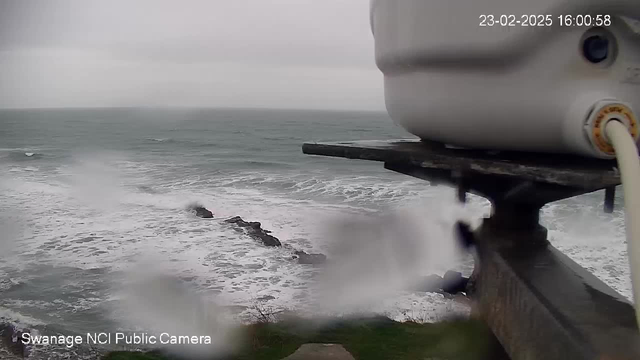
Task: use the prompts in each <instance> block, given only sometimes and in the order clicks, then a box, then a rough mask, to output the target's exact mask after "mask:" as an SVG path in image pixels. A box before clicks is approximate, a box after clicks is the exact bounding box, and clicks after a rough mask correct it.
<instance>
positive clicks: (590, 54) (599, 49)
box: [582, 35, 609, 64]
mask: <svg viewBox="0 0 640 360" xmlns="http://www.w3.org/2000/svg"><path fill="white" fill-rule="evenodd" d="M582 52H583V53H584V57H585V58H587V60H589V61H590V62H592V63H594V64H597V63H599V62H602V61H604V60H606V59H607V57H609V40H608V39H607V38H605V37H603V36H600V35H595V36H590V37H588V38H587V39H586V40H585V41H584V44H583V45H582Z"/></svg>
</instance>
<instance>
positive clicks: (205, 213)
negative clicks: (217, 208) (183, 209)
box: [187, 204, 213, 219]
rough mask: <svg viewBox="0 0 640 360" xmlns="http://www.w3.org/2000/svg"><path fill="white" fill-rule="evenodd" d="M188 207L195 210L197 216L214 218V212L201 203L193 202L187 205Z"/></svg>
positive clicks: (192, 210)
mask: <svg viewBox="0 0 640 360" xmlns="http://www.w3.org/2000/svg"><path fill="white" fill-rule="evenodd" d="M187 209H188V210H189V211H191V212H193V213H194V214H195V215H196V216H197V217H201V218H203V219H211V218H213V213H212V212H211V211H209V209H207V208H206V207H204V206H202V205H200V204H191V205H189V206H188V207H187Z"/></svg>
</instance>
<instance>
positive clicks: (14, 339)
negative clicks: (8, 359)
mask: <svg viewBox="0 0 640 360" xmlns="http://www.w3.org/2000/svg"><path fill="white" fill-rule="evenodd" d="M22 334H23V331H20V330H18V329H17V328H16V327H15V325H13V324H8V323H2V324H0V338H1V339H2V344H3V345H4V346H3V347H4V348H5V349H7V350H8V351H9V352H11V353H12V354H14V355H16V356H20V357H22V358H26V357H27V356H29V349H27V346H26V345H25V344H24V343H23V342H22Z"/></svg>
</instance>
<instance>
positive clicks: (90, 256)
mask: <svg viewBox="0 0 640 360" xmlns="http://www.w3.org/2000/svg"><path fill="white" fill-rule="evenodd" d="M397 138H412V136H411V135H410V134H408V133H406V132H405V131H404V130H403V129H402V128H400V127H398V126H396V125H394V124H393V122H392V121H391V120H390V119H389V118H388V116H387V115H386V114H384V113H366V112H332V111H301V110H236V109H228V110H226V109H225V110H219V109H218V110H212V109H98V110H96V109H69V110H65V109H61V110H48V109H41V110H0V317H1V318H2V322H4V323H5V324H17V325H19V326H21V327H24V328H28V329H38V331H40V332H42V333H53V334H65V335H71V334H85V333H87V332H100V331H116V330H132V326H134V325H135V324H134V325H132V322H131V321H127V320H130V319H129V318H130V317H131V316H130V315H131V314H130V313H127V312H126V311H122V306H121V304H122V302H123V301H124V297H125V296H126V292H123V290H122V289H123V288H125V287H126V285H127V284H128V283H130V282H131V279H132V278H134V277H135V275H136V274H137V273H139V272H141V271H142V269H144V268H148V267H149V265H148V264H153V265H154V266H157V267H158V268H161V269H162V270H163V271H164V273H167V274H171V275H172V276H174V277H175V278H176V279H179V281H181V282H182V283H184V284H186V285H187V286H188V287H189V288H190V289H193V291H194V293H195V294H197V296H199V297H201V298H203V299H212V300H213V299H215V302H216V303H217V304H218V305H219V306H220V307H221V308H222V309H227V310H229V311H230V313H231V314H232V316H235V317H237V318H238V319H244V318H246V317H247V316H250V311H251V309H252V307H253V306H254V305H255V304H256V303H261V304H266V305H264V306H268V307H269V308H270V309H272V310H274V311H279V310H283V309H286V310H292V311H295V310H297V309H302V308H304V307H305V302H306V301H307V296H308V290H309V289H308V283H309V280H310V279H312V278H313V277H314V274H315V273H316V272H317V271H318V270H317V269H316V268H314V267H310V266H306V265H300V264H298V263H297V262H296V261H294V260H293V259H292V257H291V248H296V249H301V250H305V251H307V252H310V253H316V252H321V253H327V251H328V242H329V241H330V240H331V239H327V236H328V235H327V234H328V232H327V227H330V226H331V224H332V221H334V220H335V219H344V218H348V217H350V216H362V215H371V214H378V213H385V212H393V211H396V210H398V209H403V208H406V207H411V206H412V207H414V208H420V209H422V210H424V214H427V215H428V216H424V219H423V220H421V221H423V222H424V224H427V225H429V226H434V227H437V226H450V225H451V224H453V222H455V220H457V219H458V218H460V219H465V220H469V221H471V222H473V223H476V224H477V222H478V221H479V220H480V219H481V218H482V217H483V216H484V215H486V214H487V213H488V211H489V204H488V203H487V202H486V201H484V200H483V199H481V198H478V197H472V198H471V200H470V203H469V204H468V205H467V207H465V208H462V207H461V206H460V205H459V204H457V203H456V202H455V194H454V191H453V190H451V189H449V188H447V187H443V186H439V187H432V186H429V184H428V183H427V182H425V181H421V180H417V179H413V178H410V177H408V176H404V175H400V174H396V173H393V172H391V171H388V170H385V169H384V168H383V166H382V164H381V163H374V162H367V161H356V160H346V159H335V158H324V157H315V156H308V155H304V154H302V150H301V146H302V143H303V142H305V141H332V140H358V139H397ZM619 192H620V191H619ZM603 198H604V194H603V193H601V192H598V193H594V194H589V195H585V196H581V197H577V198H573V199H569V200H565V201H561V202H557V203H554V204H551V205H549V206H547V207H545V208H544V209H543V217H542V221H543V224H544V225H545V226H546V227H547V228H548V230H549V237H550V241H551V242H552V244H553V245H554V246H556V247H558V248H559V249H560V250H562V251H563V252H565V254H567V255H568V256H570V257H571V258H572V259H574V260H575V261H577V262H578V263H579V264H581V265H582V266H584V267H586V268H587V269H589V270H591V271H592V272H593V273H594V274H595V275H596V276H598V277H599V278H600V279H602V280H603V281H604V282H605V283H607V284H608V285H609V286H611V287H612V288H614V289H615V290H617V291H619V292H620V293H622V294H623V295H624V296H626V297H628V298H630V297H631V291H630V290H631V285H630V279H629V276H630V275H629V270H628V260H627V258H626V243H625V234H624V213H623V212H622V204H621V197H620V194H618V197H617V204H616V205H617V206H616V210H615V211H614V213H613V214H605V213H604V212H603V211H602V202H603ZM192 202H199V203H201V204H203V205H204V206H206V207H207V208H208V209H210V210H211V211H212V212H213V213H214V216H215V218H214V219H200V218H197V217H195V216H194V215H193V214H191V213H189V212H187V211H185V207H186V206H187V205H188V204H190V203H192ZM233 216H241V217H242V218H244V219H245V220H247V221H258V222H261V223H262V227H263V228H264V229H267V230H270V231H272V235H274V236H276V237H277V238H279V239H280V241H281V242H282V243H283V244H284V245H285V246H284V247H283V248H268V247H265V246H263V245H261V244H259V243H257V242H256V241H254V240H253V239H251V238H250V237H248V236H247V235H246V234H244V233H243V232H239V231H237V229H234V228H233V227H232V226H229V224H225V223H224V222H223V221H222V220H223V219H226V218H229V217H233ZM438 241H443V242H445V241H451V239H449V238H442V239H441V240H438ZM390 242H391V243H392V241H390ZM452 269H454V270H456V269H457V270H461V271H463V272H466V273H468V271H469V264H468V259H467V260H464V259H462V260H461V261H460V262H459V263H457V264H452ZM424 275H428V274H424ZM440 275H442V273H440ZM178 306H179V305H178ZM368 306H370V308H368V309H369V310H371V311H372V312H377V313H381V314H385V315H388V316H391V317H393V318H395V319H399V320H403V319H407V318H412V319H416V318H420V319H421V320H424V321H436V320H438V319H441V318H442V317H443V316H446V314H447V312H452V311H453V312H455V311H463V310H462V309H461V308H460V306H461V305H460V304H459V303H457V302H456V301H455V300H453V299H448V298H445V297H443V296H442V295H439V294H427V293H419V292H409V291H398V292H395V293H394V294H392V296H386V297H384V298H380V299H371V302H370V304H369V305H368ZM167 311H171V310H167ZM78 351H79V350H78ZM83 351H84V352H83ZM83 351H80V352H79V353H73V355H69V354H70V353H69V352H68V351H65V350H64V349H57V350H55V349H49V350H40V353H42V354H45V353H46V354H49V355H46V356H45V355H42V357H41V358H81V357H82V356H86V357H87V358H90V357H91V356H92V355H91V354H92V353H91V351H88V350H83ZM54 353H57V354H58V355H55V356H54V355H50V354H54ZM82 354H84V355H82ZM56 356H58V357H56ZM3 358H4V357H3Z"/></svg>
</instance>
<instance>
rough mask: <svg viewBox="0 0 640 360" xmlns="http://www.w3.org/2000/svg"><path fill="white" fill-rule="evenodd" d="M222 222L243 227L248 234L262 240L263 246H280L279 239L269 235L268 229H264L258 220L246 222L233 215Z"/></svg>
mask: <svg viewBox="0 0 640 360" xmlns="http://www.w3.org/2000/svg"><path fill="white" fill-rule="evenodd" d="M224 222H226V223H229V224H235V225H237V226H239V227H241V228H245V229H246V230H247V233H248V234H249V236H251V237H252V238H253V239H254V240H257V241H260V242H262V243H263V244H264V245H265V246H282V244H281V243H280V240H278V238H276V237H275V236H272V235H269V233H271V232H270V231H267V230H264V229H263V228H262V227H261V226H262V225H261V224H260V223H259V222H255V221H254V222H247V221H244V220H243V219H242V218H241V217H240V216H234V217H232V218H230V219H227V220H225V221H224Z"/></svg>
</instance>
